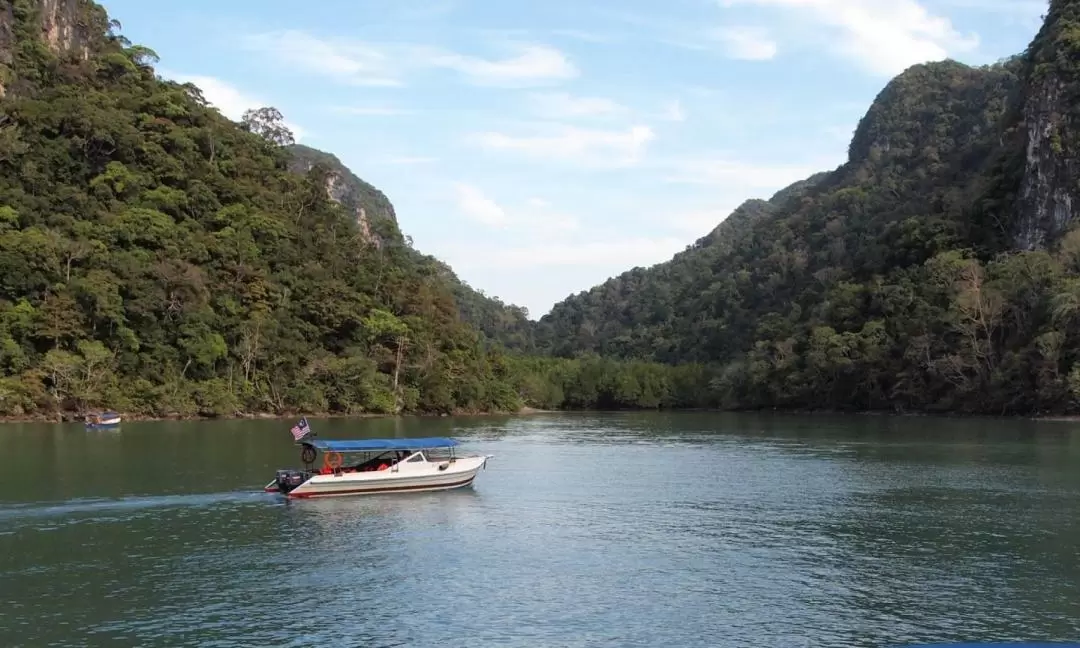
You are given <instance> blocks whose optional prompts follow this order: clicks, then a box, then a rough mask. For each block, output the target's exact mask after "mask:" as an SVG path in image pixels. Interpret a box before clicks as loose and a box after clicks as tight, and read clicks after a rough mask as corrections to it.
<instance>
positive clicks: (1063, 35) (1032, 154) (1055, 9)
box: [1013, 0, 1080, 250]
mask: <svg viewBox="0 0 1080 648" xmlns="http://www.w3.org/2000/svg"><path fill="white" fill-rule="evenodd" d="M1078 33H1080V2H1077V1H1076V0H1053V2H1051V3H1050V8H1049V11H1048V12H1047V17H1046V21H1045V22H1044V23H1043V26H1042V29H1041V30H1039V34H1038V35H1037V36H1036V37H1035V40H1034V41H1033V42H1032V45H1031V47H1030V48H1029V53H1028V60H1027V64H1026V70H1025V73H1026V76H1027V79H1026V81H1027V85H1028V87H1027V88H1026V91H1025V93H1024V95H1023V112H1022V116H1023V122H1022V124H1021V130H1022V134H1023V137H1024V144H1025V146H1024V167H1023V177H1022V180H1021V182H1020V190H1019V197H1018V200H1017V204H1016V210H1015V216H1014V219H1013V235H1014V244H1015V246H1016V247H1018V248H1020V249H1027V250H1031V249H1037V248H1042V247H1046V246H1047V245H1049V244H1051V243H1052V242H1053V241H1054V239H1055V238H1056V237H1057V236H1058V235H1060V234H1061V233H1063V232H1064V231H1065V230H1066V229H1068V228H1069V226H1070V225H1072V224H1073V222H1074V221H1075V219H1076V215H1077V214H1076V211H1077V205H1080V196H1078V195H1077V184H1076V178H1077V173H1078V172H1080V164H1078V163H1077V154H1078V152H1080V133H1078V132H1077V126H1078V123H1077V118H1078V117H1080V107H1078V105H1077V102H1078V101H1080V64H1078V63H1077V61H1078V58H1080V40H1078V37H1077V35H1078Z"/></svg>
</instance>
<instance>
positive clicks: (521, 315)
mask: <svg viewBox="0 0 1080 648" xmlns="http://www.w3.org/2000/svg"><path fill="white" fill-rule="evenodd" d="M288 150H289V154H290V157H289V170H290V171H293V172H294V173H299V174H306V173H309V172H310V171H311V170H312V169H315V168H316V167H321V168H322V169H323V170H325V173H326V174H327V181H326V193H327V195H328V196H329V197H330V199H331V200H333V201H335V202H337V203H338V204H340V205H341V206H342V207H344V208H345V210H346V211H347V212H348V213H350V214H353V216H354V218H355V220H356V224H357V226H358V227H359V228H360V232H361V234H362V235H363V236H364V239H365V240H366V241H369V242H371V243H372V244H374V245H376V246H380V247H381V246H383V245H385V244H387V243H389V244H390V245H397V246H398V247H401V246H402V244H406V245H407V248H406V249H405V251H404V252H405V253H406V254H409V255H410V256H411V258H412V260H413V261H414V262H415V263H417V264H419V265H422V266H425V267H427V268H428V271H429V272H432V273H434V274H436V275H438V276H439V277H441V278H442V279H444V280H445V281H446V284H447V288H448V289H449V290H450V292H451V293H452V294H453V297H454V301H455V303H456V304H457V307H458V314H459V315H460V316H461V319H462V321H464V322H465V323H466V324H469V325H470V326H472V327H474V328H476V329H477V330H478V331H480V333H481V335H483V336H484V339H485V340H487V341H488V342H490V343H496V344H500V345H502V346H503V347H505V348H507V349H510V350H514V351H526V352H528V351H532V350H533V348H534V344H533V323H532V322H531V321H530V320H529V318H528V316H527V313H526V312H525V311H524V309H522V308H521V307H519V306H514V305H512V304H504V303H503V302H502V301H500V300H497V299H492V298H491V297H488V296H487V295H485V294H483V293H482V292H480V291H477V290H476V289H474V288H473V287H472V286H470V285H468V284H467V283H465V282H464V281H462V280H461V279H460V278H459V277H458V276H457V275H456V274H454V271H453V270H452V269H451V268H450V266H448V265H446V264H445V263H443V262H442V261H439V260H438V259H436V258H435V257H432V256H430V255H426V254H423V253H422V252H419V251H417V250H416V249H414V248H413V247H412V244H411V242H410V241H408V240H407V237H404V236H403V235H402V233H401V230H400V226H399V225H398V222H397V215H396V214H395V212H394V206H393V204H391V202H390V199H389V198H387V197H386V194H384V193H383V192H382V191H379V190H378V189H376V188H375V187H374V186H372V185H371V184H369V183H367V182H365V181H364V180H361V179H360V178H359V177H357V176H356V174H354V173H353V172H352V171H351V170H349V168H348V167H346V166H345V165H344V164H343V163H342V162H341V160H339V159H338V158H337V156H335V155H333V154H331V153H326V152H324V151H320V150H317V149H313V148H311V147H308V146H302V145H299V144H294V145H292V146H289V147H288Z"/></svg>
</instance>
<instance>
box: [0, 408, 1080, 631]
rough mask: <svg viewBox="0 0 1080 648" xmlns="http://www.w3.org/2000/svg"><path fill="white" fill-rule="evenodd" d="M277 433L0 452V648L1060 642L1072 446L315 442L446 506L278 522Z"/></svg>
mask: <svg viewBox="0 0 1080 648" xmlns="http://www.w3.org/2000/svg"><path fill="white" fill-rule="evenodd" d="M291 423H292V421H257V422H256V421H238V422H211V423H141V424H140V423H128V424H125V425H124V426H123V429H122V431H120V432H108V431H100V432H85V431H83V429H82V428H81V427H79V426H77V425H76V426H50V425H9V426H4V427H0V457H3V459H4V461H3V472H0V637H3V644H4V645H5V646H125V645H140V646H313V645H318V646H448V647H449V646H481V645H482V646H489V645H490V646H512V647H517V646H523V647H524V646H528V647H538V646H559V647H564V646H565V647H569V646H601V645H602V646H649V647H653V646H662V645H667V646H687V647H693V646H710V647H715V646H719V647H727V646H732V647H734V646H740V647H743V646H762V647H766V646H768V647H772V646H776V647H781V646H783V647H785V648H786V647H798V646H887V645H895V644H901V643H909V642H929V641H961V640H997V641H1005V640H1021V639H1040V640H1059V641H1064V640H1077V639H1080V426H1077V425H1073V424H1067V423H1039V424H1036V423H1031V422H999V421H993V422H988V421H949V420H940V419H896V418H885V417H852V418H831V417H794V416H750V415H715V414H668V415H664V414H649V415H630V414H627V415H552V416H533V417H522V418H490V417H489V418H473V419H413V420H406V419H403V420H366V421H343V420H331V421H320V420H315V421H313V422H312V424H313V427H314V428H315V429H316V430H318V431H320V432H321V435H322V436H323V437H339V438H340V437H363V436H395V435H399V436H402V435H408V436H429V435H454V436H457V437H459V438H460V439H461V440H462V441H463V442H465V443H466V446H467V449H468V450H471V451H476V452H482V453H487V454H493V455H495V457H494V459H492V460H491V461H490V462H489V463H488V468H487V470H486V471H483V472H481V473H480V474H479V476H478V477H477V480H476V483H475V485H474V487H473V488H471V489H465V490H460V491H450V492H442V493H427V494H422V493H420V494H397V495H382V496H367V497H359V498H341V499H331V500H321V501H319V500H316V501H304V502H289V503H284V502H282V501H281V500H280V499H278V498H275V497H274V496H272V495H266V494H263V493H262V492H260V488H261V487H262V486H263V484H265V483H266V482H267V481H269V480H270V479H271V477H272V476H273V471H274V470H275V469H276V468H278V467H286V466H290V465H293V464H295V463H296V462H297V454H298V453H297V451H296V448H295V447H294V446H292V445H291V437H290V436H289V432H288V428H289V426H290V425H291Z"/></svg>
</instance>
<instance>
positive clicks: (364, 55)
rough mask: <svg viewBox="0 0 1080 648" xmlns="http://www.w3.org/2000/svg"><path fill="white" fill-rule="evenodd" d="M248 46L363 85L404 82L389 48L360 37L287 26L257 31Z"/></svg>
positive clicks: (391, 84)
mask: <svg viewBox="0 0 1080 648" xmlns="http://www.w3.org/2000/svg"><path fill="white" fill-rule="evenodd" d="M245 42H246V44H247V46H248V47H250V48H252V49H255V50H258V51H260V52H263V53H265V54H267V55H270V56H274V57H275V58H277V59H279V60H280V61H282V62H285V63H288V64H290V65H293V66H296V67H297V68H298V69H302V70H305V71H308V72H314V73H316V74H322V75H324V76H328V77H333V78H336V79H339V80H341V81H343V82H346V83H350V84H354V85H363V86H400V85H402V82H401V81H400V79H398V75H399V74H400V71H399V69H398V63H397V62H396V60H395V59H394V58H393V57H391V56H390V55H389V54H388V53H387V52H385V51H383V50H382V49H380V48H378V47H375V46H373V45H368V44H366V43H361V42H356V41H343V40H331V39H322V38H318V37H316V36H312V35H311V34H308V33H306V32H302V31H297V30H293V29H287V30H282V31H275V32H268V33H265V34H255V35H251V36H248V37H247V38H246V39H245Z"/></svg>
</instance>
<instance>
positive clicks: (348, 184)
mask: <svg viewBox="0 0 1080 648" xmlns="http://www.w3.org/2000/svg"><path fill="white" fill-rule="evenodd" d="M289 152H290V154H291V157H290V160H289V170H290V171H293V172H295V173H307V172H308V171H309V170H311V168H312V167H314V166H315V165H316V164H321V165H322V166H324V167H325V168H326V169H327V170H328V171H329V175H328V177H327V181H326V193H327V195H329V196H330V198H331V199H332V200H334V201H335V202H337V203H339V204H341V205H342V206H343V207H344V208H345V209H347V210H349V212H350V213H352V214H353V216H354V218H355V219H356V224H357V225H358V226H359V227H360V231H361V232H362V233H363V235H364V238H365V239H366V240H367V241H369V242H370V243H372V244H374V245H383V244H384V243H385V242H386V241H387V240H396V241H400V240H401V238H402V237H401V231H400V230H399V229H398V222H397V215H396V214H395V213H394V205H393V204H391V202H390V199H389V198H387V197H386V194H384V193H383V192H382V191H380V190H379V189H377V188H375V187H374V186H372V185H371V184H369V183H367V182H365V181H364V180H361V179H360V178H358V177H357V176H356V174H354V173H353V172H352V171H350V170H349V168H348V167H346V166H345V165H344V164H343V163H342V162H341V160H339V159H338V158H337V156H335V155H332V154H330V153H326V152H325V151H319V150H317V149H313V148H311V147H309V146H303V145H300V144H294V145H293V146H290V147H289Z"/></svg>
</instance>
